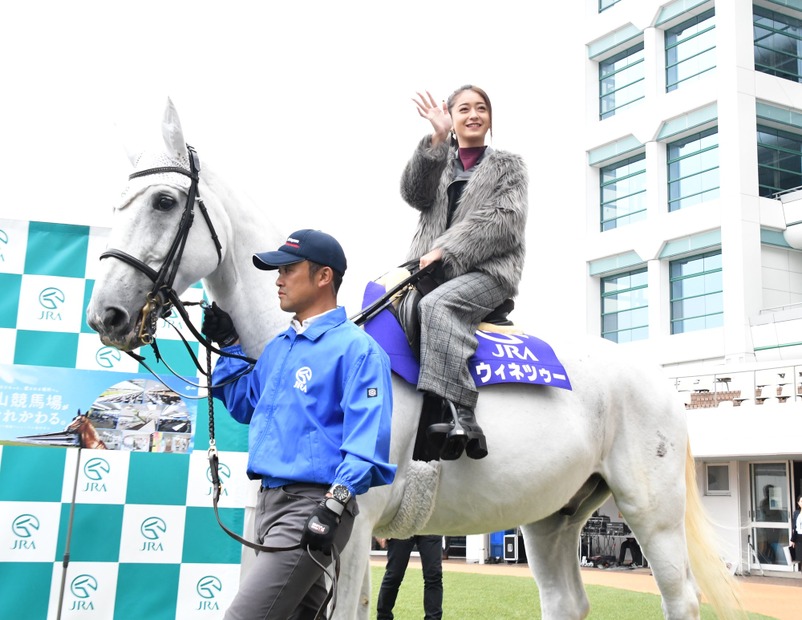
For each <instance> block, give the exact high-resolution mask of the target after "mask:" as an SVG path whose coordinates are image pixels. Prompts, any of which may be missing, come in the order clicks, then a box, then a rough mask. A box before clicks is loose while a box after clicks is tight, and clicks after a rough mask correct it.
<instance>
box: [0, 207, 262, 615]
mask: <svg viewBox="0 0 802 620" xmlns="http://www.w3.org/2000/svg"><path fill="white" fill-rule="evenodd" d="M108 233H109V231H108V230H107V229H100V228H94V227H88V226H74V225H64V224H53V223H46V222H29V221H21V220H7V219H0V291H2V295H0V374H2V375H3V377H2V378H1V380H2V382H0V388H1V387H4V384H5V391H3V390H0V425H2V423H3V421H4V420H8V419H10V417H13V416H14V415H16V414H17V413H18V410H19V408H20V407H22V408H24V406H25V403H26V402H28V403H29V404H30V405H31V406H33V404H34V403H36V405H37V406H38V407H40V408H41V407H43V406H46V404H47V402H49V401H43V400H42V399H39V400H35V399H28V400H27V401H26V400H25V399H24V398H16V399H15V396H16V395H15V394H14V393H13V389H14V387H13V386H10V385H9V382H10V381H12V380H13V379H10V378H9V377H11V376H13V375H14V373H13V372H9V371H16V372H17V373H19V372H22V371H30V373H31V374H32V376H35V377H37V378H38V381H39V382H40V383H44V384H46V383H47V379H48V369H50V371H51V372H52V374H56V373H55V372H54V371H53V370H52V369H55V368H58V369H59V373H63V372H69V373H74V375H75V382H81V381H82V377H83V376H84V375H85V374H86V373H87V371H93V372H112V373H124V374H125V376H130V377H131V378H139V379H142V378H149V377H150V375H149V374H148V373H147V370H145V369H144V368H142V367H140V366H139V365H138V364H137V363H136V362H134V361H133V360H131V359H130V358H129V357H128V356H125V355H119V352H117V351H115V350H113V349H109V348H108V347H104V346H103V344H102V343H101V342H100V340H99V338H98V337H97V335H96V334H95V333H94V332H93V331H92V330H91V329H90V328H89V326H88V325H87V324H86V321H85V310H86V306H87V303H88V301H89V298H90V296H91V294H92V286H93V284H94V278H95V276H96V270H97V269H98V266H99V264H100V261H99V259H98V257H99V255H100V253H101V252H102V251H103V249H104V248H105V246H106V240H107V238H108ZM53 291H58V293H54V292H53ZM202 296H203V290H202V288H201V287H200V286H195V287H193V288H192V289H190V290H189V291H188V292H187V293H186V294H185V296H184V299H187V300H198V299H201V298H202ZM193 308H194V314H193V317H192V320H193V322H195V321H197V322H196V325H199V324H200V309H199V308H198V307H197V306H194V307H193ZM176 323H177V325H178V327H179V329H180V330H181V332H182V333H184V335H185V336H186V337H187V338H188V339H189V340H190V341H192V337H191V335H190V334H189V333H188V332H185V330H184V329H183V326H182V325H181V324H180V321H176ZM158 338H159V349H160V351H161V355H162V357H163V358H164V360H165V361H166V362H167V363H168V364H170V366H171V367H172V368H173V369H174V370H175V371H176V372H178V373H180V374H181V375H183V376H185V377H196V376H197V372H196V369H195V367H194V364H193V363H192V360H191V358H190V356H189V354H188V353H187V352H186V350H185V348H184V344H183V343H182V342H181V341H180V338H179V336H178V335H177V334H175V332H174V331H173V330H171V329H168V328H166V327H165V326H164V325H162V326H161V327H160V329H159V332H158ZM194 346H195V349H196V353H197V344H195V345H194ZM139 352H140V353H141V354H143V355H145V356H146V357H147V359H148V363H149V364H150V365H151V367H152V368H153V369H154V371H155V372H157V373H159V374H160V375H161V374H162V373H164V375H165V376H166V375H167V374H168V371H167V370H166V368H165V367H164V366H163V365H161V364H159V363H157V362H156V360H155V356H154V355H153V354H152V352H151V350H150V349H149V348H147V350H145V348H143V349H142V350H140V351H139ZM143 373H144V374H143ZM109 376H112V375H109ZM81 386H82V385H81V384H79V385H78V386H77V387H76V389H78V391H79V392H80V388H81ZM9 390H11V391H12V393H11V394H9ZM96 396H97V394H91V393H87V394H86V395H85V397H86V399H87V402H85V403H83V406H82V407H81V409H82V410H83V411H84V412H85V411H86V409H87V408H88V407H89V406H91V404H92V402H93V399H94V398H95V397H96ZM43 403H44V405H43ZM59 404H60V405H61V407H60V408H63V409H66V408H67V405H66V404H63V403H59ZM71 405H72V404H71ZM14 407H16V408H17V409H14ZM188 407H190V408H191V409H192V410H194V409H195V408H197V417H196V419H195V428H194V429H193V431H194V447H195V449H194V450H193V451H192V452H190V453H183V454H176V453H172V454H170V453H154V452H131V451H124V450H87V449H77V448H66V447H40V446H24V445H16V444H14V442H4V443H5V445H0V618H15V619H16V618H20V619H22V618H24V619H26V620H28V619H31V620H38V619H45V618H64V619H65V620H66V619H87V620H88V619H98V620H109V619H115V620H127V619H134V618H136V619H139V618H148V619H149V620H157V619H162V618H163V619H173V618H182V619H183V618H186V619H201V618H202V619H208V620H212V619H215V618H221V617H222V615H223V613H224V611H225V609H226V608H227V606H228V603H229V602H230V600H231V598H232V597H233V596H234V594H235V593H236V591H237V588H238V584H239V572H240V557H241V551H242V547H241V546H240V545H239V544H238V543H237V542H236V541H234V540H233V539H231V538H230V537H229V536H227V535H226V534H225V532H223V530H222V529H221V528H220V526H219V525H218V524H217V521H216V520H215V517H214V511H213V509H212V503H211V495H210V492H211V483H210V479H209V467H208V462H207V454H206V448H207V447H208V437H209V435H208V415H207V409H208V405H207V401H206V400H205V399H203V400H199V401H192V402H190V403H188ZM40 413H41V411H40ZM45 413H48V414H50V415H51V417H52V419H53V420H57V419H59V416H61V415H65V416H67V417H66V418H65V419H67V420H69V419H71V418H72V416H73V415H74V413H75V410H74V409H73V408H72V406H70V410H69V411H63V412H62V411H55V410H54V411H45ZM215 413H216V416H215V422H216V424H215V430H216V433H215V435H216V438H217V446H218V449H219V450H220V462H221V465H220V471H221V478H222V480H223V482H224V488H223V495H222V497H221V500H220V514H221V518H222V519H223V521H224V522H225V523H226V525H227V526H228V527H229V528H230V529H232V530H234V531H238V532H240V533H241V531H242V526H243V520H244V506H245V501H246V496H247V492H246V491H247V487H248V481H247V479H246V477H245V473H244V472H245V465H246V459H247V454H246V450H247V429H246V428H245V427H244V426H241V425H239V424H237V423H235V422H233V421H232V420H231V419H230V417H229V415H228V413H227V412H226V411H225V410H224V408H223V407H222V405H220V403H219V402H217V403H216V406H215ZM61 423H62V422H61V421H59V422H58V424H59V425H60V424H61ZM53 430H63V427H62V428H54V429H53ZM73 496H74V497H75V502H74V503H73V501H72V500H73ZM67 560H68V561H67ZM65 564H66V568H65Z"/></svg>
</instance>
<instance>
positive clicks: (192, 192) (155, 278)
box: [100, 144, 223, 344]
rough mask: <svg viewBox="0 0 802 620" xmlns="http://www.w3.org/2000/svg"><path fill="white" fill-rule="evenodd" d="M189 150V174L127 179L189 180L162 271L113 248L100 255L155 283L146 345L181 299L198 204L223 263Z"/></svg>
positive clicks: (142, 331)
mask: <svg viewBox="0 0 802 620" xmlns="http://www.w3.org/2000/svg"><path fill="white" fill-rule="evenodd" d="M186 146H187V152H188V154H189V170H187V169H186V168H182V167H180V166H163V167H159V168H148V169H147V170H139V171H137V172H134V173H132V174H130V175H129V176H128V179H129V180H132V179H136V178H139V177H144V176H148V175H152V174H167V173H171V172H172V173H176V174H183V175H184V176H186V177H189V179H190V185H189V191H188V192H187V201H186V204H185V205H184V211H183V213H182V214H181V220H180V222H179V223H178V230H177V231H176V235H175V238H174V239H173V242H172V244H171V245H170V249H169V251H168V252H167V255H166V256H165V257H164V262H163V263H162V266H161V267H160V268H159V270H158V271H156V270H155V269H153V268H152V267H151V266H150V265H147V264H145V263H144V262H143V261H142V260H140V259H138V258H136V257H135V256H131V255H130V254H128V253H127V252H123V251H122V250H117V249H114V248H112V249H110V250H106V251H105V252H103V254H101V255H100V258H101V260H102V259H104V258H116V259H119V260H121V261H123V262H124V263H127V264H129V265H131V266H132V267H133V268H134V269H137V270H138V271H141V272H142V273H144V274H145V275H146V276H147V277H148V278H150V280H151V281H152V282H153V288H151V290H150V292H149V293H148V294H147V295H146V299H145V304H144V305H143V306H142V312H141V320H140V325H139V334H138V338H139V340H140V342H142V343H143V344H150V343H151V342H152V341H153V334H154V333H155V332H156V322H157V321H158V320H159V318H161V317H163V316H165V315H166V314H167V313H169V311H170V309H171V308H172V306H173V305H176V306H178V296H177V295H176V293H175V291H174V290H173V282H175V276H176V273H177V272H178V267H179V265H180V264H181V257H182V256H183V254H184V247H185V246H186V243H187V237H188V236H189V229H190V228H191V227H192V221H193V220H194V218H195V202H196V200H197V203H198V208H199V209H200V212H201V214H202V215H203V219H204V220H206V225H207V226H208V228H209V232H210V233H211V236H212V241H213V242H214V246H215V249H216V250H217V264H218V266H219V265H220V263H221V261H222V260H223V248H222V245H221V244H220V239H219V238H218V236H217V232H216V231H215V229H214V225H213V224H212V220H211V218H210V217H209V213H208V211H207V210H206V205H204V204H203V200H202V199H201V198H200V196H199V195H198V180H199V178H200V159H199V158H198V154H197V152H196V151H195V149H194V148H192V147H191V146H190V145H188V144H187V145H186Z"/></svg>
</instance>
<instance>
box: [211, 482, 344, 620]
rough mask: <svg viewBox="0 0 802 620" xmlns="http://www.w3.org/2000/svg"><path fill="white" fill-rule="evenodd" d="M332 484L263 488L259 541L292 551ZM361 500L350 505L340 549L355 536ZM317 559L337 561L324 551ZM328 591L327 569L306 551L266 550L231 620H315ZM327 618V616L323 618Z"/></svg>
mask: <svg viewBox="0 0 802 620" xmlns="http://www.w3.org/2000/svg"><path fill="white" fill-rule="evenodd" d="M327 490H328V486H327V485H320V484H300V483H299V484H290V485H287V486H284V487H281V488H277V489H265V488H262V489H261V490H260V492H259V498H258V501H257V505H256V520H255V529H256V540H257V541H258V542H259V543H260V544H262V545H265V546H269V547H290V546H292V545H295V544H298V542H299V541H300V539H301V534H302V532H303V529H304V526H305V525H306V520H307V519H308V518H309V515H310V514H311V513H312V511H313V510H314V509H315V507H316V506H317V505H318V504H319V503H320V502H321V501H322V500H323V498H324V497H325V495H326V491H327ZM357 512H358V509H357V506H356V500H355V499H352V500H351V501H350V502H348V506H347V507H346V510H345V511H344V512H343V515H342V519H341V521H340V525H339V526H338V527H337V533H336V535H335V541H334V544H335V545H336V547H337V548H338V549H339V550H340V551H342V549H343V547H345V544H346V543H347V542H348V539H349V538H350V537H351V529H352V527H353V525H354V516H355V515H356V514H357ZM313 554H314V556H315V559H316V560H317V561H318V562H320V563H321V564H322V565H323V566H326V567H329V569H328V570H329V572H331V571H333V568H334V567H333V566H330V565H331V561H332V556H330V555H324V554H322V553H320V552H318V551H314V552H313ZM327 592H328V589H327V583H326V578H325V575H324V572H323V569H322V568H321V567H320V566H318V565H317V564H315V562H314V561H313V560H312V558H310V557H309V553H308V552H307V551H306V550H305V549H292V550H289V551H271V552H267V551H261V552H258V553H257V555H256V558H255V559H254V560H253V561H252V562H251V565H250V569H249V571H248V572H247V574H246V575H245V576H244V577H243V579H242V581H241V582H240V587H239V591H238V592H237V594H236V596H235V597H234V600H233V601H232V603H231V606H230V607H229V608H228V611H227V612H226V615H225V620H289V619H291V620H313V619H314V618H315V617H317V613H318V610H319V609H320V607H321V605H322V604H323V601H324V600H325V599H326V594H327ZM320 617H321V618H325V617H326V614H325V610H324V613H323V614H322V615H321V616H320Z"/></svg>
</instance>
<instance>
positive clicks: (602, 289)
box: [599, 265, 649, 344]
mask: <svg viewBox="0 0 802 620" xmlns="http://www.w3.org/2000/svg"><path fill="white" fill-rule="evenodd" d="M639 275H645V276H646V282H645V283H644V284H638V285H634V286H632V285H630V286H629V287H628V288H625V289H617V290H616V291H615V292H614V293H605V284H606V283H607V282H610V281H612V280H613V279H620V278H622V277H624V276H626V277H629V278H632V277H633V276H639ZM639 290H644V291H646V295H645V296H644V299H645V304H644V305H641V306H632V307H628V308H626V309H623V310H615V311H613V312H605V303H604V302H605V300H606V299H612V298H616V299H617V298H618V296H619V295H621V294H624V293H631V292H633V291H639ZM648 290H649V269H648V267H647V266H646V265H644V266H642V267H638V268H636V269H630V270H628V271H622V272H619V273H615V274H610V275H607V276H603V277H601V278H600V280H599V306H600V307H599V310H600V320H601V323H600V330H599V331H600V333H601V337H602V338H604V339H605V340H609V341H610V342H615V343H616V344H622V341H621V340H620V339H619V338H618V337H617V336H618V334H621V333H624V332H627V333H629V334H630V336H631V335H632V334H633V333H635V332H636V331H638V330H642V329H644V328H645V329H646V331H645V334H644V335H643V336H641V337H638V338H632V337H630V338H629V340H625V341H623V343H628V342H636V341H639V340H647V339H648V338H649V312H648V311H649V295H648ZM643 309H645V310H646V323H645V324H644V325H637V326H632V327H627V328H624V329H618V328H617V329H615V330H609V331H605V327H604V323H605V317H608V316H612V315H621V314H623V313H625V312H629V313H632V312H635V311H637V310H643ZM610 334H615V335H616V339H615V340H614V339H612V338H608V335H610Z"/></svg>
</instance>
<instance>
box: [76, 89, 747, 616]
mask: <svg viewBox="0 0 802 620" xmlns="http://www.w3.org/2000/svg"><path fill="white" fill-rule="evenodd" d="M163 137H164V151H163V152H155V153H144V154H143V155H142V156H140V157H135V158H132V162H133V163H134V166H135V170H137V171H144V172H145V174H144V175H143V176H140V177H137V178H134V179H133V180H131V181H130V184H129V187H128V188H127V189H126V192H125V194H124V197H123V200H122V202H121V204H120V205H119V206H118V207H117V208H116V212H115V215H114V218H115V220H114V226H113V229H112V233H111V236H110V241H109V246H110V247H111V248H113V249H114V250H116V252H112V253H111V254H110V255H109V256H108V257H106V258H105V260H103V261H102V263H103V265H102V275H101V276H100V277H99V278H98V280H97V282H96V284H95V287H94V292H93V295H92V299H91V301H90V304H89V308H88V310H87V315H88V321H89V324H90V325H91V326H92V327H93V328H94V329H95V330H97V331H98V332H99V334H100V336H101V339H102V340H103V342H105V343H106V344H110V345H114V346H116V347H118V348H120V349H123V350H132V349H134V348H136V347H138V346H140V345H141V344H142V343H143V341H146V340H147V339H148V338H149V336H150V332H151V331H152V329H151V328H152V327H153V326H154V325H155V323H156V321H155V320H154V319H153V316H154V313H155V314H158V312H159V311H160V310H159V306H158V301H154V296H153V295H152V294H151V295H150V297H149V292H151V291H152V289H153V280H154V279H158V277H159V271H160V269H161V267H162V265H163V264H164V263H165V262H168V263H169V262H172V264H173V265H174V266H175V272H174V279H173V281H172V282H171V283H169V282H168V284H169V285H171V286H172V287H173V288H174V289H175V291H177V292H178V294H180V293H181V292H183V291H184V289H186V288H187V287H188V286H189V285H191V284H192V283H194V282H196V281H198V280H203V282H204V285H205V287H206V291H207V294H208V296H209V297H210V298H211V299H214V300H216V301H217V303H218V304H219V305H220V306H221V307H223V308H224V309H226V310H227V311H229V312H230V313H231V315H232V317H233V319H234V322H235V324H236V326H237V330H238V332H239V334H240V337H241V341H242V343H243V346H244V350H245V351H246V353H247V354H248V355H249V356H251V357H257V356H258V354H259V353H260V351H261V350H262V348H263V347H264V345H265V343H266V342H267V341H268V340H269V339H270V338H271V337H273V336H274V335H275V334H276V333H277V332H278V331H280V330H282V329H284V328H285V327H286V325H287V323H288V315H286V313H283V312H282V311H281V310H280V308H279V306H278V297H277V295H276V293H275V288H274V282H273V279H272V278H270V277H269V276H267V275H266V274H265V273H264V272H262V271H259V270H257V269H254V268H253V266H252V262H251V257H252V255H253V254H254V252H256V251H263V250H265V249H271V248H276V247H278V246H279V245H281V243H282V242H283V240H284V235H282V234H280V233H279V232H278V231H276V230H275V228H274V227H273V226H272V225H271V223H270V222H269V221H268V219H267V218H266V217H265V214H264V213H263V212H259V211H258V210H256V209H254V208H252V207H249V206H247V205H246V204H245V203H244V202H243V201H241V200H239V199H238V198H237V197H236V196H235V194H234V193H233V192H231V190H230V189H229V188H228V187H227V186H226V185H225V184H224V183H223V182H222V181H221V180H220V179H219V178H218V177H217V176H215V175H214V173H213V172H212V171H211V170H209V168H208V167H206V166H205V165H204V166H203V169H202V172H201V174H200V176H199V183H198V184H197V192H198V196H199V198H200V200H202V201H203V203H204V204H205V208H206V209H208V222H207V221H204V219H202V218H201V217H198V215H197V212H198V210H199V209H200V202H199V201H198V199H197V198H196V197H194V196H193V194H194V188H193V187H190V185H191V180H190V178H189V177H188V176H187V175H186V174H184V173H181V172H174V171H170V169H172V168H176V167H178V168H183V169H185V170H187V171H188V170H189V169H190V159H191V158H192V151H190V152H189V153H188V150H187V147H186V143H185V141H184V136H183V132H182V129H181V125H180V122H179V119H178V115H177V113H176V111H175V109H174V108H173V105H172V103H171V102H169V101H168V105H167V107H166V110H165V115H164V121H163ZM154 166H155V167H162V166H166V167H167V168H168V169H167V170H161V171H156V172H154V171H153V170H152V168H153V167H154ZM188 194H190V198H189V200H188V199H187V195H188ZM185 204H186V205H187V207H190V208H192V207H194V209H195V213H196V216H195V223H194V225H192V226H191V227H190V228H189V229H188V233H187V237H186V242H185V244H184V245H183V247H184V249H183V254H181V252H178V253H177V256H176V253H175V252H172V253H171V250H170V247H171V244H173V245H174V243H173V241H174V238H175V236H176V234H177V233H176V231H177V230H178V229H179V227H180V224H179V222H180V220H181V219H182V212H184V211H185V208H184V205H185ZM184 217H186V216H184ZM184 228H186V226H184ZM211 231H214V232H211ZM215 233H216V235H217V237H218V238H219V242H220V246H219V248H216V247H215V244H214V243H213V234H215ZM179 245H180V244H179ZM143 263H144V268H143V265H142V264H143ZM148 270H150V271H149V273H147V272H148ZM162 273H163V272H162ZM146 299H147V300H148V301H146ZM154 307H155V310H154ZM143 317H144V321H143ZM143 325H144V327H143ZM552 344H554V343H552ZM555 351H556V353H557V354H558V356H559V357H560V359H561V361H562V362H563V364H564V366H565V368H566V370H567V372H568V376H569V378H570V380H571V384H572V386H573V389H572V390H565V389H554V388H549V387H544V386H522V385H496V386H489V387H485V388H482V390H481V394H480V397H479V404H478V407H477V409H476V416H477V419H478V420H479V422H480V424H481V425H482V427H483V429H484V431H485V434H486V436H487V442H488V449H489V455H488V456H487V457H486V458H485V459H482V460H478V461H476V460H471V459H468V458H466V457H461V458H460V459H458V460H456V461H443V462H431V463H424V462H420V461H413V460H412V458H411V456H412V449H413V443H414V438H415V435H416V429H417V425H418V417H419V412H420V410H421V403H422V396H421V394H419V393H418V392H417V391H416V389H415V388H414V386H411V385H409V384H408V383H406V382H404V381H403V380H401V379H399V378H397V377H395V376H394V377H393V390H394V412H393V426H392V447H391V459H392V462H394V463H397V464H398V473H397V476H396V479H395V482H394V483H393V484H392V485H389V486H385V487H377V488H375V489H372V490H370V491H369V492H368V493H366V494H365V495H362V496H360V497H359V498H358V501H359V507H360V511H361V512H360V515H359V517H358V518H357V520H356V523H355V526H354V530H353V534H352V537H351V540H350V542H349V543H348V545H347V546H346V549H345V550H344V552H343V555H342V569H341V578H340V581H339V589H338V597H337V606H336V610H335V614H334V615H335V616H336V617H337V618H346V619H352V618H360V619H366V618H368V605H369V602H370V600H371V596H370V593H371V592H370V570H369V569H370V564H369V559H370V544H371V535H372V534H375V535H378V536H392V537H405V536H409V535H412V534H414V533H432V534H441V535H467V534H481V533H486V532H492V531H500V530H504V529H508V528H514V527H516V526H520V527H521V529H522V531H523V537H524V542H525V546H526V556H527V558H528V562H529V567H530V569H531V571H532V574H533V576H534V578H535V580H536V582H537V585H538V587H539V591H540V601H541V609H542V613H543V617H544V618H567V619H580V618H585V617H586V616H587V615H588V613H589V602H588V599H587V596H586V593H585V590H584V587H583V583H582V578H581V574H580V568H579V562H578V554H577V550H578V545H579V539H580V532H581V529H582V526H583V525H584V523H585V522H586V521H587V519H588V517H589V516H590V515H591V514H592V513H593V511H594V510H596V509H597V508H598V507H599V506H600V505H601V504H602V503H604V501H605V500H606V499H607V498H608V497H609V495H610V494H611V493H612V495H613V496H614V498H615V502H616V504H617V506H618V508H619V509H620V511H621V513H622V515H623V516H624V518H625V519H626V521H627V523H628V524H629V525H630V527H631V528H632V531H633V533H634V535H635V536H636V538H637V540H638V542H639V544H640V546H641V548H642V549H643V552H644V555H645V556H646V557H647V558H648V560H649V564H650V566H651V570H652V573H653V574H654V577H655V580H656V581H657V585H658V587H659V589H660V592H661V594H662V605H663V612H664V615H665V617H666V618H671V619H677V620H679V619H682V620H687V619H689V618H699V617H700V616H699V614H700V611H699V606H700V595H701V594H704V596H705V597H706V600H707V601H708V602H710V603H711V604H712V605H714V606H715V608H716V612H717V613H718V614H719V616H720V617H735V616H737V615H739V614H740V613H741V611H740V607H739V603H738V597H737V592H736V590H735V588H734V580H733V579H732V577H731V575H730V574H729V572H728V571H727V570H726V567H725V565H724V562H722V561H721V560H720V558H719V556H718V554H717V553H716V551H715V548H714V546H713V537H712V536H711V528H710V526H709V524H708V521H707V519H706V517H705V516H704V514H703V511H702V507H701V503H700V501H699V496H698V489H697V486H696V481H695V468H694V462H693V459H692V457H691V454H690V449H689V442H688V432H687V429H686V421H685V414H684V410H683V408H682V406H681V404H680V403H679V400H678V398H677V395H676V393H674V392H673V390H671V388H670V386H669V385H668V382H667V381H666V379H665V378H664V377H663V376H662V374H661V373H660V372H659V370H658V369H657V368H656V367H653V366H651V365H649V364H644V363H642V361H641V360H633V359H630V354H629V353H628V352H627V351H626V349H624V348H622V347H619V346H618V345H615V344H612V343H609V342H608V341H605V340H602V339H600V338H599V339H597V340H595V341H593V342H590V343H583V345H582V347H581V349H579V350H576V349H575V348H573V347H572V346H571V345H570V344H559V343H558V344H557V346H555Z"/></svg>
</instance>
